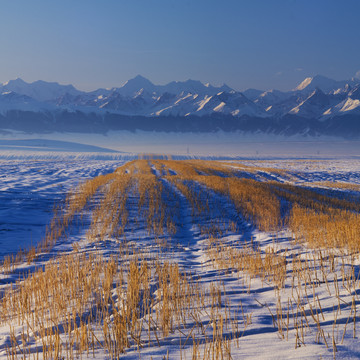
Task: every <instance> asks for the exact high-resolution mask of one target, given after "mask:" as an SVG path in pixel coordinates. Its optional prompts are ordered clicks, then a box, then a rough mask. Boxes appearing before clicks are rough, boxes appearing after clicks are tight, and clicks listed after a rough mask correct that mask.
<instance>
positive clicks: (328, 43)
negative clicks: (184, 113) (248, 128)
mask: <svg viewBox="0 0 360 360" xmlns="http://www.w3.org/2000/svg"><path fill="white" fill-rule="evenodd" d="M359 14H360V1H359V0H342V1H340V0H336V1H335V0H311V1H310V0H272V1H270V0H222V1H220V0H217V1H215V0H189V1H188V0H178V1H173V0H124V1H122V0H101V1H100V0H98V1H95V0H71V1H69V0H62V1H55V0H32V1H29V0H16V1H15V0H8V1H6V0H2V1H0V16H1V18H0V34H1V35H0V51H1V56H0V69H1V72H0V82H3V81H6V80H9V79H13V78H16V77H21V78H23V79H24V80H26V81H35V80H38V79H42V80H46V81H57V82H60V83H64V84H65V83H72V84H74V85H75V86H76V87H78V88H80V89H82V90H93V89H95V88H98V87H112V86H119V85H121V84H122V83H123V82H124V81H126V80H128V79H130V78H132V77H134V76H136V75H137V74H141V75H143V76H145V77H147V78H149V79H150V80H151V81H152V82H154V83H156V84H164V83H167V82H169V81H172V80H187V79H189V78H191V79H196V80H201V81H203V82H210V83H212V84H214V85H221V84H222V83H226V84H228V85H229V86H231V87H233V88H235V89H238V90H244V89H246V88H249V87H254V88H259V89H269V88H277V89H282V90H287V89H291V88H293V87H295V86H296V84H297V83H298V82H300V81H301V80H302V79H304V78H305V77H307V76H313V75H316V74H322V75H325V76H328V77H331V78H334V79H338V80H340V79H347V78H351V77H352V76H354V75H355V73H356V72H358V71H359V70H360V46H359V43H360V21H359Z"/></svg>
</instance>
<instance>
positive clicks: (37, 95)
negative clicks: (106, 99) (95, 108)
mask: <svg viewBox="0 0 360 360" xmlns="http://www.w3.org/2000/svg"><path fill="white" fill-rule="evenodd" d="M9 91H12V92H14V93H18V94H21V95H26V96H29V97H31V98H33V99H35V100H37V101H48V100H53V99H56V98H58V97H60V96H63V95H65V94H70V95H79V94H81V91H79V90H76V89H75V88H74V87H73V86H72V85H60V84H58V83H56V82H46V81H42V80H38V81H35V82H33V83H27V82H25V81H23V80H22V79H19V78H18V79H15V80H10V81H8V82H5V83H3V84H1V85H0V92H1V93H4V92H9Z"/></svg>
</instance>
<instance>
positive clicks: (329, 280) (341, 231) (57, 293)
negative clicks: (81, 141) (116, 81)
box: [0, 157, 360, 360]
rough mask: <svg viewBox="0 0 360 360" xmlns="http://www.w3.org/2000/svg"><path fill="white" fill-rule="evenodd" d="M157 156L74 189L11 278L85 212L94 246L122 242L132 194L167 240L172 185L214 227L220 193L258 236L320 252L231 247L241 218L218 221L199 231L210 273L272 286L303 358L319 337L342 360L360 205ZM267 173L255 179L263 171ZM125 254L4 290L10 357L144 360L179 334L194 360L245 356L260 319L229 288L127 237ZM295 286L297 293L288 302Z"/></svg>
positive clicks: (72, 260)
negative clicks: (235, 302)
mask: <svg viewBox="0 0 360 360" xmlns="http://www.w3.org/2000/svg"><path fill="white" fill-rule="evenodd" d="M148 159H149V157H146V159H142V160H138V161H134V162H130V163H128V164H126V165H124V166H123V167H121V168H119V169H118V170H116V171H115V172H114V173H113V174H109V175H106V176H100V177H98V178H95V179H93V180H90V181H88V182H85V183H84V184H82V185H80V186H79V187H78V189H77V190H76V191H72V192H71V193H70V194H69V196H68V197H67V200H66V203H65V205H64V208H63V209H60V208H59V209H57V211H56V214H55V216H54V219H53V221H52V223H51V225H50V227H49V230H48V232H47V234H46V238H45V240H44V242H43V243H42V244H41V246H39V247H38V248H36V249H35V248H32V249H30V250H28V251H27V252H20V253H19V254H17V255H16V256H12V257H7V258H5V260H4V262H3V264H2V269H3V273H11V272H12V271H14V269H15V267H16V266H17V264H21V262H24V261H25V262H27V263H28V264H30V263H33V262H34V260H36V258H37V256H38V254H39V252H41V251H42V252H43V251H45V250H49V249H50V248H51V246H53V245H54V244H55V243H56V242H57V241H58V240H59V239H61V238H62V237H63V236H65V231H66V230H67V229H69V228H70V227H71V225H72V223H73V222H74V219H75V218H76V217H82V216H85V215H84V214H85V213H86V212H88V211H89V210H91V214H92V217H91V223H90V227H89V229H88V239H89V240H90V241H92V242H95V243H96V242H97V241H101V240H106V239H109V238H114V239H120V238H123V237H125V236H124V235H125V234H126V231H127V226H128V222H129V214H130V210H131V211H134V209H129V208H128V203H129V198H130V197H131V199H132V200H133V202H132V203H133V204H136V205H137V207H138V209H137V215H135V216H136V217H137V219H136V221H139V222H140V221H141V219H143V220H144V222H145V224H146V228H147V230H148V232H149V234H152V235H153V236H155V237H160V236H163V237H165V236H167V237H168V238H169V241H171V239H170V237H171V235H174V234H175V233H176V231H177V230H178V229H177V226H178V225H176V218H177V219H178V218H179V207H180V205H179V199H178V198H179V194H178V193H177V192H176V191H174V188H176V189H177V191H180V192H181V193H182V194H183V195H184V196H185V198H186V199H187V201H188V203H189V204H190V206H191V209H192V216H193V221H194V222H196V221H198V220H199V219H205V218H206V217H207V218H209V217H211V211H212V209H211V206H212V205H213V204H214V202H213V197H214V194H217V195H218V196H221V197H223V198H224V199H228V201H229V202H231V203H232V204H233V205H234V207H235V208H236V209H237V211H238V212H239V214H240V215H241V216H240V217H244V218H245V219H246V220H247V221H249V222H251V223H252V224H253V225H255V226H256V227H257V228H258V229H260V230H264V231H273V232H274V231H276V230H279V229H282V226H283V224H286V226H288V228H289V229H290V230H291V231H292V232H293V233H294V237H295V240H297V241H300V240H301V241H306V242H307V243H308V244H309V245H310V246H312V247H314V248H316V249H317V250H315V251H313V252H312V253H311V254H310V253H308V254H306V255H305V256H304V255H303V254H300V253H299V254H296V253H295V252H294V251H293V252H291V255H290V253H289V252H288V250H287V249H286V250H282V251H280V249H279V248H277V246H276V241H274V243H273V245H272V246H268V247H266V248H265V249H261V248H260V247H259V246H258V244H256V243H254V242H253V241H249V242H246V241H245V240H243V241H242V242H241V243H237V244H232V243H230V242H226V241H224V240H223V238H222V237H223V235H224V233H226V232H227V231H229V232H232V233H234V232H237V226H236V224H235V223H234V222H231V223H229V222H228V223H226V222H224V221H222V219H217V220H215V219H210V220H211V221H207V222H203V223H201V224H200V225H199V227H200V230H201V234H202V236H203V237H204V238H205V239H207V243H206V256H207V259H208V260H210V264H211V266H212V267H213V268H214V269H217V270H219V271H220V270H221V271H224V270H225V272H226V273H227V274H231V273H236V274H237V276H238V279H239V281H241V282H242V284H243V288H244V289H246V290H247V292H251V287H252V283H253V282H254V280H256V279H257V280H258V279H260V281H261V282H262V284H266V286H269V284H270V285H271V286H272V288H273V290H274V297H275V301H274V303H273V304H261V303H259V306H261V307H265V308H267V309H268V311H269V313H270V315H271V317H272V320H273V325H274V327H275V328H276V329H277V332H278V336H279V338H280V339H282V340H289V334H291V337H292V338H293V337H294V335H295V347H296V348H297V347H300V346H303V345H305V343H306V338H307V336H308V335H309V334H310V333H312V332H314V330H313V329H315V333H314V336H315V341H316V342H322V343H324V344H326V347H328V348H329V349H332V350H333V353H334V357H335V354H336V351H337V344H339V343H340V344H341V343H342V341H343V340H344V337H345V335H346V334H347V333H349V332H352V334H353V336H354V337H355V336H356V331H357V328H356V324H357V315H356V296H357V295H356V289H357V288H358V286H359V278H358V276H356V271H355V264H356V259H357V257H356V256H357V254H358V252H359V238H360V225H359V224H360V221H359V220H360V219H359V212H360V205H359V204H358V203H354V202H352V201H351V200H350V199H336V198H333V197H331V196H328V195H326V194H320V193H318V192H316V191H313V190H309V189H304V188H301V187H297V186H294V185H286V184H281V183H277V182H261V181H256V180H251V179H241V178H237V174H236V171H235V172H234V171H233V170H232V169H229V168H228V164H227V163H218V162H213V161H211V162H206V161H195V160H194V161H193V160H192V161H173V160H161V159H160V160H154V161H151V162H150V161H149V160H148ZM259 169H261V168H255V169H253V170H250V169H248V170H247V171H254V172H256V171H263V170H259ZM266 171H268V169H267V170H266ZM157 173H158V174H160V175H157ZM174 173H175V175H174ZM134 199H136V201H135V200H134ZM169 199H170V200H171V205H170V204H169ZM125 238H126V237H125ZM118 245H119V246H118V248H117V250H116V251H114V252H113V254H112V255H111V256H109V255H105V253H104V252H101V251H100V250H91V251H90V252H84V249H83V248H81V245H79V244H74V246H73V248H74V250H73V251H72V252H70V253H68V254H64V255H59V256H58V257H56V258H54V259H52V260H49V261H47V262H46V263H44V264H43V265H41V264H39V266H38V267H37V268H35V269H34V271H33V272H32V273H24V274H23V277H22V278H20V279H19V280H18V281H16V283H14V284H12V285H10V286H8V287H7V288H5V289H4V291H3V293H2V297H1V302H0V322H1V324H2V325H7V326H8V329H9V331H8V333H9V338H10V344H9V345H8V347H7V357H8V359H20V358H31V357H32V358H34V359H35V358H39V356H40V357H41V358H44V359H61V358H66V359H75V358H81V357H82V356H83V355H85V354H86V356H91V355H92V356H94V357H95V356H96V353H98V352H104V353H106V354H107V356H109V358H111V359H118V358H119V357H120V356H121V355H122V354H124V353H126V352H127V351H128V349H129V348H132V349H134V348H137V349H138V350H139V353H140V351H141V349H142V348H144V347H148V346H162V344H163V343H164V342H166V340H167V339H170V338H171V339H173V338H174V337H178V338H179V339H180V344H181V345H180V354H182V353H181V352H182V350H183V349H184V348H185V346H187V344H188V343H190V342H191V343H192V354H191V355H192V359H212V360H213V359H231V358H233V357H232V347H234V346H237V347H239V346H240V344H239V339H240V338H241V336H243V334H244V333H245V330H246V329H247V328H248V327H249V326H251V323H252V314H251V313H246V312H245V311H244V309H243V307H242V305H241V307H240V308H238V309H237V310H234V307H233V306H232V304H231V303H230V302H229V300H228V298H227V296H226V291H225V287H224V285H223V284H222V283H221V282H220V281H219V282H217V281H211V282H209V283H207V282H206V281H205V282H203V281H202V279H201V278H199V277H197V276H195V275H194V274H191V273H189V272H187V271H186V269H182V268H181V267H180V266H179V265H178V264H176V263H174V262H173V261H171V255H170V256H169V253H163V252H162V250H161V248H162V245H161V244H160V246H158V249H160V251H158V252H157V253H156V254H152V255H151V256H150V255H149V254H146V252H145V251H146V249H140V248H137V247H135V246H133V245H131V246H130V245H128V244H127V242H126V239H124V241H123V242H119V244H118ZM339 249H342V252H340V255H339V254H338V252H339V251H338V250H339ZM170 254H171V253H170ZM344 259H347V260H348V259H349V262H350V265H349V266H346V265H345V260H344ZM286 285H287V288H288V289H291V296H290V297H288V298H286V299H282V294H283V293H282V292H283V291H284V289H285V288H286ZM324 287H325V288H326V291H327V292H328V296H330V297H333V298H334V301H335V302H336V304H337V306H336V307H335V306H334V309H333V311H332V314H333V317H334V326H333V333H332V334H331V335H330V334H326V333H325V332H324V328H325V326H326V321H328V320H326V321H325V316H324V310H323V306H322V300H321V299H319V296H318V292H319V290H320V289H323V288H324ZM344 299H345V300H344ZM349 299H350V300H349ZM344 304H345V305H344ZM327 311H328V312H329V310H327ZM341 311H343V312H346V311H347V312H348V315H347V316H348V319H347V321H346V322H344V321H343V322H342V324H341V327H340V328H339V324H337V318H338V316H339V312H341ZM336 326H337V327H336ZM335 327H336V329H337V330H336V331H337V333H339V331H340V330H341V334H340V335H341V336H340V337H339V336H337V335H336V333H335ZM19 329H20V330H19ZM339 329H340V330H339ZM180 356H182V355H180Z"/></svg>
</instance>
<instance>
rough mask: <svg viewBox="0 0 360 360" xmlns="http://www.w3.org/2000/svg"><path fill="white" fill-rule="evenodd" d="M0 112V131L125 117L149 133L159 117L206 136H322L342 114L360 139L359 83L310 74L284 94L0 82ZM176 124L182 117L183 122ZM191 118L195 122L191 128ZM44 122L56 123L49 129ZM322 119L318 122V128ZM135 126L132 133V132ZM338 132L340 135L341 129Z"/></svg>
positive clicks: (108, 123)
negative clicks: (223, 132) (218, 132)
mask: <svg viewBox="0 0 360 360" xmlns="http://www.w3.org/2000/svg"><path fill="white" fill-rule="evenodd" d="M25 113H26V115H25ZM0 114H1V118H0V120H1V121H0V127H1V128H3V129H4V128H6V127H9V128H14V127H15V128H18V129H21V126H22V127H25V128H26V131H29V130H30V129H31V124H37V125H39V119H42V120H41V121H42V122H43V123H44V124H45V123H46V124H47V125H46V126H45V128H48V129H49V131H52V130H51V129H53V128H59V129H60V130H61V131H67V127H68V128H69V129H71V128H72V127H73V126H74V124H71V121H74V122H77V125H76V129H77V130H76V131H79V130H80V127H79V125H80V124H82V125H83V126H84V127H88V129H89V126H88V125H89V124H87V122H89V121H90V123H91V126H90V129H92V130H91V131H101V132H103V131H107V130H109V129H112V128H117V127H118V125H119V124H116V121H117V120H116V119H118V122H119V123H121V124H123V125H122V126H125V127H127V125H124V118H125V117H127V118H129V117H130V116H131V117H132V120H134V119H135V118H136V119H142V120H141V121H140V120H137V122H136V121H134V122H133V125H134V124H135V123H137V124H138V125H136V126H139V127H140V128H142V129H143V128H146V129H147V130H151V126H152V124H153V127H154V128H155V127H158V126H159V124H162V123H163V125H164V126H165V121H162V120H159V121H155V120H154V119H156V118H158V117H159V118H165V119H167V121H172V123H171V124H166V126H165V127H166V128H167V129H168V130H169V131H170V130H171V129H173V130H174V131H185V130H186V131H190V130H191V129H193V130H195V131H202V129H201V126H203V130H204V131H214V130H216V129H226V131H231V130H230V129H233V128H239V129H240V130H241V126H242V127H245V131H260V132H271V131H275V132H285V133H286V132H288V133H289V132H292V131H295V132H298V133H301V134H307V133H312V132H314V133H322V132H324V131H325V130H326V129H327V130H326V131H328V130H329V129H331V128H332V127H336V126H335V125H336V124H335V123H336V121H341V117H344V116H346V119H347V120H344V121H343V122H344V124H345V123H346V124H351V126H353V127H354V126H355V127H359V129H358V130H356V131H355V133H359V135H360V79H354V78H353V79H350V80H348V81H336V80H332V79H328V78H326V77H323V76H315V77H313V78H306V79H305V80H304V81H302V82H301V83H300V84H299V85H298V86H297V87H296V88H295V89H294V90H291V91H288V92H284V91H278V90H268V91H261V90H256V89H248V90H246V91H244V92H239V91H236V90H233V89H231V88H230V87H228V86H227V85H225V84H224V85H223V86H220V87H216V86H212V85H210V84H203V83H201V82H200V81H196V80H187V81H183V82H181V81H173V82H170V83H169V84H166V85H154V84H153V83H152V82H151V81H150V80H148V79H146V78H144V77H142V76H140V75H138V76H136V77H135V78H133V79H131V80H129V81H127V82H126V83H125V84H124V85H122V86H120V87H115V88H112V89H97V90H94V91H91V92H84V91H80V90H78V89H76V88H75V87H74V86H72V85H60V84H58V83H54V82H52V83H50V82H45V81H35V82H33V83H27V82H25V81H23V80H21V79H16V80H10V81H8V82H6V83H3V84H0ZM23 118H27V119H28V120H27V121H28V123H26V124H25V123H24V122H23V121H22V119H23ZM146 118H148V119H151V121H150V122H149V124H146V125H145V124H144V121H145V120H143V119H146ZM197 118H203V119H202V120H200V119H197ZM29 119H32V120H29ZM35 119H37V120H36V121H35ZM99 119H102V120H99ZM174 119H181V121H182V123H181V124H180V123H179V121H178V120H176V121H175V120H174ZM206 119H207V120H206ZM214 119H216V121H215V120H214ZM237 119H238V120H237ZM244 119H245V120H244ZM248 119H253V120H254V121H253V123H254V124H257V125H256V126H257V127H256V126H255V125H254V126H250V123H248V121H249V120H248ZM259 119H263V120H261V121H260V120H259ZM330 119H331V121H330ZM334 119H335V120H334ZM240 120H241V121H240ZM41 121H40V122H41ZM190 121H192V122H193V123H194V124H195V125H193V127H191V124H189V122H190ZM48 122H49V124H50V123H51V124H56V125H54V126H53V125H51V126H50V125H49V124H48ZM185 122H186V125H184V124H185ZM322 122H323V123H324V124H323V125H321V126H318V123H322ZM155 123H156V124H157V125H156V126H155ZM101 124H104V126H103V129H101ZM209 124H213V126H214V128H213V129H212V128H211V126H208V125H209ZM229 124H230V125H229ZM279 124H280V125H281V126H284V129H281V127H279V126H278V125H279ZM299 124H302V125H301V126H300V125H299ZM315 124H316V126H315ZM328 124H332V125H331V126H330V127H329V126H327V125H328ZM200 125H201V126H200ZM34 126H35V125H34ZM134 126H135V125H134ZM134 126H133V128H131V129H135V128H134ZM88 129H87V130H86V131H88ZM289 129H290V130H289ZM291 129H292V130H291ZM294 129H295V130H294ZM34 131H35V129H34ZM343 132H344V133H346V132H347V131H346V129H345V130H344V131H343ZM349 134H351V132H349Z"/></svg>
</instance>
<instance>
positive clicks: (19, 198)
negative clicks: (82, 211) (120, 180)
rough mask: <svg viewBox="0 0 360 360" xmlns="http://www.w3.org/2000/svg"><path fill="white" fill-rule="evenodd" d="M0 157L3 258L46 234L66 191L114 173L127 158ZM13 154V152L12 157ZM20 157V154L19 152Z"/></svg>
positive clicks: (0, 217) (0, 219)
mask: <svg viewBox="0 0 360 360" xmlns="http://www.w3.org/2000/svg"><path fill="white" fill-rule="evenodd" d="M1 155H3V156H4V157H5V158H7V159H6V160H0V257H1V258H2V257H3V256H4V255H6V254H9V253H11V252H14V251H17V250H19V249H20V248H22V249H25V248H28V247H29V246H30V245H36V244H37V243H38V242H39V241H40V240H41V239H42V238H43V237H44V234H45V228H46V226H47V225H49V223H50V220H51V218H52V212H53V208H54V207H55V206H57V205H59V204H61V203H62V202H63V201H64V200H65V196H66V194H67V192H68V191H69V190H70V189H72V188H74V187H75V186H76V185H78V184H79V183H80V182H84V181H85V180H88V179H90V178H93V177H95V176H98V175H104V174H107V173H109V172H113V171H114V170H115V169H116V168H117V167H118V166H120V165H122V164H123V163H124V161H125V160H122V159H121V158H119V159H117V160H96V157H95V160H93V159H91V158H90V159H89V158H85V159H84V158H82V157H81V155H79V154H78V155H77V156H79V157H80V159H79V158H78V159H72V158H71V157H70V158H69V156H64V154H60V155H59V154H58V155H57V157H56V158H55V159H54V158H52V155H51V154H50V155H49V153H46V154H45V156H46V157H47V158H46V159H43V158H42V156H39V155H38V154H37V153H34V152H32V153H29V152H26V155H27V158H25V159H21V160H17V159H12V160H8V157H9V154H7V153H5V154H4V153H1V154H0V157H1ZM13 155H14V152H12V154H11V156H13ZM17 157H19V156H18V155H17Z"/></svg>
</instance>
